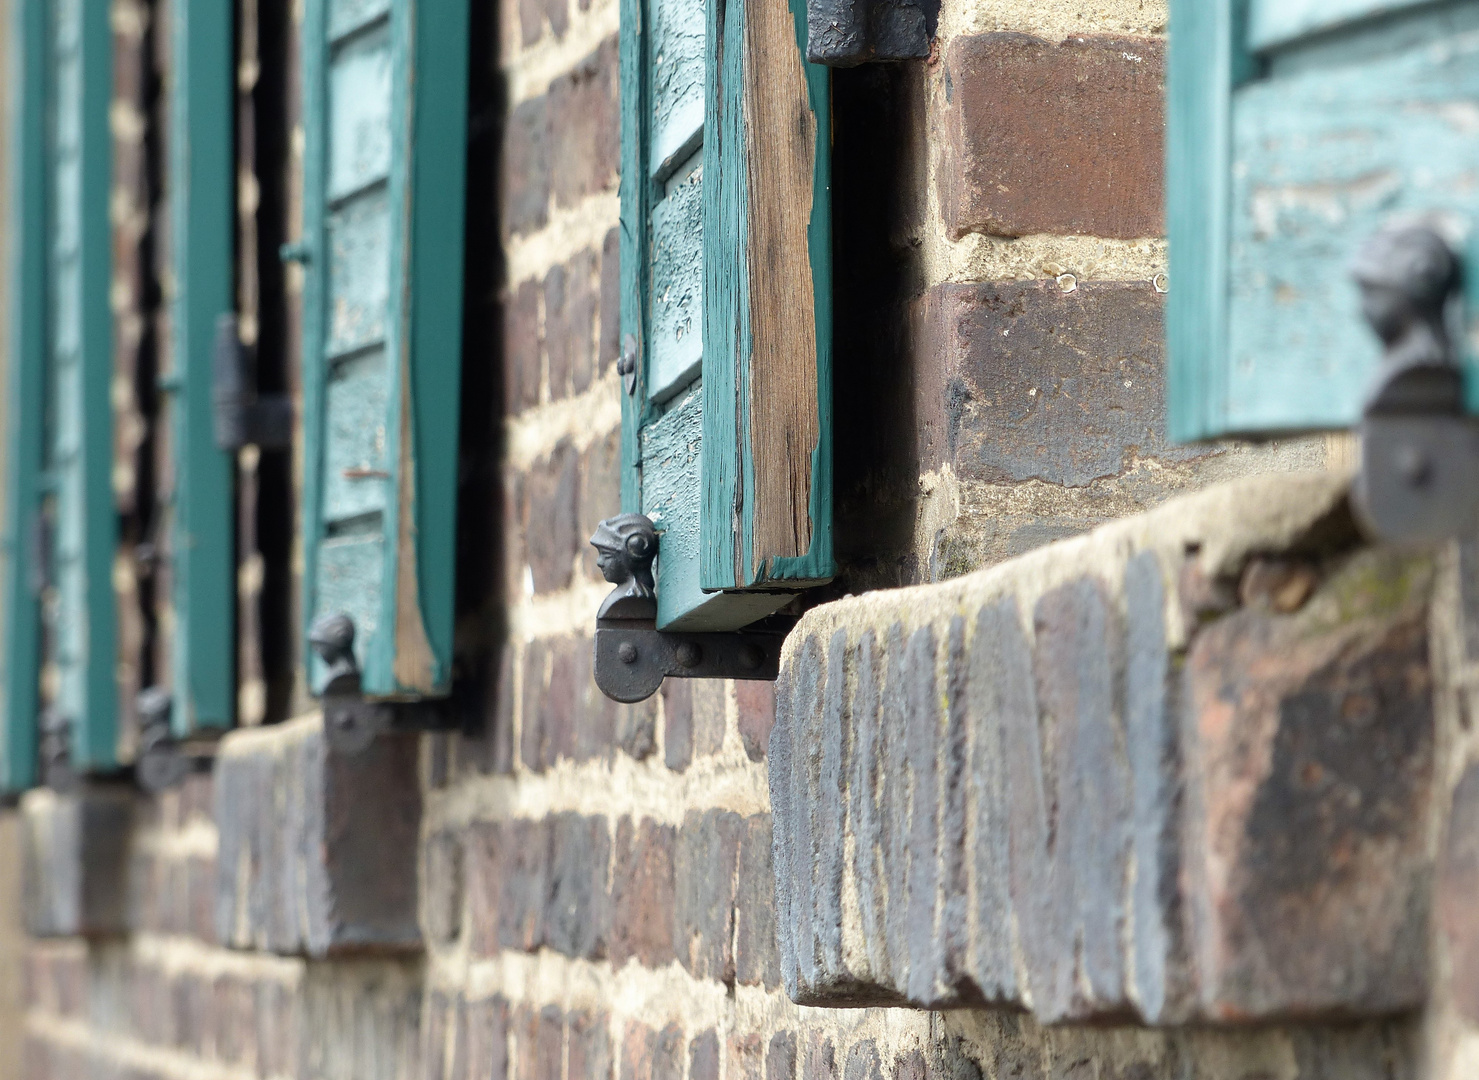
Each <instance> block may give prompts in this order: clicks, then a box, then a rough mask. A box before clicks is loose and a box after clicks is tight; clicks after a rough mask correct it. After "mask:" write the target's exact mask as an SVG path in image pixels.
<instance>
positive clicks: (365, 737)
mask: <svg viewBox="0 0 1479 1080" xmlns="http://www.w3.org/2000/svg"><path fill="white" fill-rule="evenodd" d="M308 643H309V644H310V645H312V646H313V651H314V652H316V653H318V655H319V658H320V659H322V660H323V662H324V663H325V664H327V665H328V666H329V674H328V679H327V681H326V682H325V683H324V688H323V690H322V691H321V692H320V693H319V699H320V701H321V703H322V705H323V711H324V738H325V739H326V740H327V741H328V744H329V749H330V750H333V751H334V752H335V753H339V754H349V755H353V754H359V753H362V752H364V751H365V750H367V749H369V746H370V744H371V743H373V742H374V741H375V736H377V735H379V734H380V733H381V732H386V731H446V730H449V729H451V728H454V727H456V726H457V725H456V720H455V717H454V715H453V709H452V707H451V703H450V702H448V701H443V700H428V701H373V700H366V698H365V696H364V691H363V687H362V684H361V682H360V671H359V661H357V660H356V659H355V657H354V620H353V619H351V618H350V617H349V616H348V615H345V614H344V613H343V612H337V613H335V614H332V615H321V616H320V617H319V618H318V619H316V620H315V621H314V623H313V626H312V628H311V629H310V630H309V633H308Z"/></svg>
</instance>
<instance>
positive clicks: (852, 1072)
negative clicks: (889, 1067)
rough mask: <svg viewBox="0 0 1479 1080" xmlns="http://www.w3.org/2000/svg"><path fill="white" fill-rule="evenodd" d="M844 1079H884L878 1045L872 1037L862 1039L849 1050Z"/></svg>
mask: <svg viewBox="0 0 1479 1080" xmlns="http://www.w3.org/2000/svg"><path fill="white" fill-rule="evenodd" d="M842 1075H843V1080H883V1067H882V1066H881V1065H880V1064H879V1061H878V1047H877V1045H876V1044H875V1043H874V1042H873V1040H872V1039H860V1040H858V1041H857V1042H855V1043H853V1044H852V1048H851V1049H850V1050H848V1052H847V1066H846V1068H844V1069H843V1072H842Z"/></svg>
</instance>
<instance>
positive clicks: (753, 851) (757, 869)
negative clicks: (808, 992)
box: [734, 814, 781, 989]
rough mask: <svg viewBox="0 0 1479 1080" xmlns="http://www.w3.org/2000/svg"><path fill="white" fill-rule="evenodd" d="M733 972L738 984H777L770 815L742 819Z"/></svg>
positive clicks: (777, 957)
mask: <svg viewBox="0 0 1479 1080" xmlns="http://www.w3.org/2000/svg"><path fill="white" fill-rule="evenodd" d="M735 920H736V923H737V925H736V927H735V947H734V953H735V955H734V963H735V974H736V978H737V979H738V980H739V982H740V983H741V985H744V986H764V987H766V988H767V989H769V988H773V987H776V986H779V985H780V982H781V970H780V952H779V950H778V948H777V945H776V909H775V871H774V868H773V863H772V860H771V831H770V817H769V815H766V814H757V815H755V816H754V817H751V818H746V819H745V833H744V837H743V839H742V840H741V843H740V872H739V888H738V889H737V892H736V896H735Z"/></svg>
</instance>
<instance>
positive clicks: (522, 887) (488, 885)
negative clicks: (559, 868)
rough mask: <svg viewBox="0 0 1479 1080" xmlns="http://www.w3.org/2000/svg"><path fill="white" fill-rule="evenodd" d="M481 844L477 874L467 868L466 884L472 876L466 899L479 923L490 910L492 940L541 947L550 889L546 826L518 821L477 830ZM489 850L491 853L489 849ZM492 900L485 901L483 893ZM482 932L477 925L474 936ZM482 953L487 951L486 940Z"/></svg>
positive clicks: (543, 822)
mask: <svg viewBox="0 0 1479 1080" xmlns="http://www.w3.org/2000/svg"><path fill="white" fill-rule="evenodd" d="M480 838H481V839H482V841H483V843H482V844H481V845H480V846H479V848H478V849H477V850H478V851H479V857H478V863H479V865H478V867H477V869H476V871H474V870H473V868H472V867H469V882H470V883H472V882H473V880H474V875H475V874H476V884H474V885H473V886H472V887H473V894H472V896H471V897H470V900H471V902H472V911H473V913H474V916H475V918H477V920H478V922H479V923H481V922H482V920H483V919H485V918H486V917H487V915H486V914H485V912H486V910H487V908H488V907H489V906H494V905H496V906H495V911H496V933H497V942H498V944H499V945H501V946H502V947H503V948H505V949H518V950H522V951H524V952H534V951H535V950H537V949H538V948H539V947H540V946H541V945H543V944H544V917H545V904H546V896H547V893H548V889H549V865H550V823H549V821H548V820H546V819H539V820H536V821H528V820H523V819H521V820H517V821H508V822H503V823H501V824H499V825H488V826H484V827H483V828H482V829H480ZM490 848H491V851H490ZM471 854H472V853H471V851H470V852H469V855H471ZM489 892H493V893H494V895H495V896H496V900H495V901H493V905H489V903H488V893H489ZM480 932H484V933H485V932H486V931H485V930H484V927H483V926H481V925H478V926H476V927H475V930H474V933H475V934H477V933H480ZM484 951H492V950H491V949H488V948H487V942H486V939H485V945H484Z"/></svg>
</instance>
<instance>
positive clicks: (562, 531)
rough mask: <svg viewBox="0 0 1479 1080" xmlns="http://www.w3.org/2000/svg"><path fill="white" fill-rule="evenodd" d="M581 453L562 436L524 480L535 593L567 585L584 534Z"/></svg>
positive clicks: (529, 550)
mask: <svg viewBox="0 0 1479 1080" xmlns="http://www.w3.org/2000/svg"><path fill="white" fill-rule="evenodd" d="M579 480H580V454H579V452H578V451H576V449H575V448H574V446H572V445H571V443H570V441H569V440H568V439H567V440H562V441H561V442H560V443H559V445H557V446H556V447H555V449H554V450H553V451H552V452H551V453H550V455H549V457H548V458H546V459H544V460H543V461H540V462H537V463H535V465H534V467H533V468H531V469H530V470H529V475H528V477H527V479H526V481H525V497H526V499H527V500H528V506H529V510H528V517H527V521H528V522H529V526H528V527H529V529H530V530H531V541H532V542H531V543H530V544H529V546H528V555H529V569H530V572H531V573H532V575H533V577H534V591H535V592H536V593H547V592H557V591H559V590H560V589H564V588H566V587H568V586H569V585H570V582H571V580H572V579H573V575H574V572H575V561H576V558H577V557H578V556H580V555H581V554H583V552H582V550H581V549H582V548H584V547H585V546H587V545H586V543H585V541H586V537H584V536H580V535H579V509H578V505H577V499H578V496H579Z"/></svg>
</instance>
